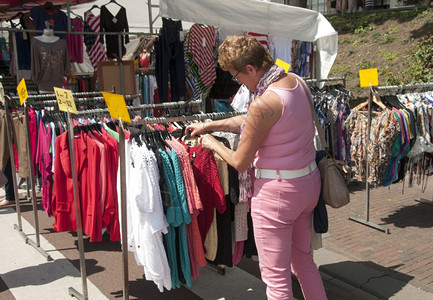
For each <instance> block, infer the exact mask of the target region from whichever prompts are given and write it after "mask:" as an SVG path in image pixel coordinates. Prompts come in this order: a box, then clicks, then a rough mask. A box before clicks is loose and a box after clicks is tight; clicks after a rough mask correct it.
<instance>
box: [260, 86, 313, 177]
mask: <svg viewBox="0 0 433 300" xmlns="http://www.w3.org/2000/svg"><path fill="white" fill-rule="evenodd" d="M266 91H272V92H274V93H275V94H277V95H278V96H279V97H280V99H281V102H282V103H283V111H282V114H281V118H280V119H279V120H278V122H277V123H276V124H275V125H274V126H273V127H272V128H271V130H270V131H269V133H268V135H267V137H266V138H265V140H264V141H263V143H262V145H261V146H260V148H259V150H258V151H257V153H256V156H255V159H254V167H256V168H261V169H275V170H298V169H302V168H304V167H306V166H308V165H309V164H311V163H312V161H313V160H314V159H315V158H316V149H315V147H314V143H313V139H314V133H315V128H314V123H313V117H312V115H311V108H310V106H309V104H308V102H307V101H310V99H309V98H307V97H306V95H305V92H304V89H303V88H302V85H301V84H300V83H299V82H298V83H297V85H296V87H295V88H293V89H289V88H277V87H270V88H268V89H267V90H266Z"/></svg>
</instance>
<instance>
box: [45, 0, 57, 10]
mask: <svg viewBox="0 0 433 300" xmlns="http://www.w3.org/2000/svg"><path fill="white" fill-rule="evenodd" d="M42 7H43V8H44V9H45V10H46V11H47V12H59V8H58V7H57V6H55V5H54V4H53V2H51V1H48V2H45V3H44V4H43V6H42Z"/></svg>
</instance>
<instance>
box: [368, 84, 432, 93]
mask: <svg viewBox="0 0 433 300" xmlns="http://www.w3.org/2000/svg"><path fill="white" fill-rule="evenodd" d="M418 88H433V82H428V83H416V84H405V85H388V86H375V87H374V89H375V90H376V91H388V90H389V91H390V90H411V89H418Z"/></svg>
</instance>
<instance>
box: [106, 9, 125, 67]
mask: <svg viewBox="0 0 433 300" xmlns="http://www.w3.org/2000/svg"><path fill="white" fill-rule="evenodd" d="M110 3H115V5H114V8H113V11H116V10H117V13H112V12H111V11H110V9H109V7H108V5H109V4H110ZM110 3H108V4H106V5H103V6H101V15H100V22H101V32H119V33H122V32H128V31H129V26H128V19H127V17H126V8H125V7H123V6H121V5H120V4H118V3H117V2H116V1H111V2H110ZM120 40H121V47H122V52H120V51H119V40H118V37H117V35H108V34H107V35H105V45H106V47H107V56H108V58H118V59H119V58H120V57H119V53H121V56H123V55H124V54H125V53H126V48H125V44H126V43H129V36H128V35H122V36H121V38H120ZM101 42H102V43H103V42H104V36H103V35H101Z"/></svg>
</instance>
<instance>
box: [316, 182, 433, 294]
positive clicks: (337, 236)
mask: <svg viewBox="0 0 433 300" xmlns="http://www.w3.org/2000/svg"><path fill="white" fill-rule="evenodd" d="M402 186H403V185H402V183H396V184H393V185H392V186H390V187H377V188H373V187H371V188H370V205H369V221H370V222H371V223H374V224H377V225H380V226H382V227H384V228H388V229H389V234H386V233H384V232H382V231H380V230H378V229H375V228H372V227H370V226H367V225H364V224H360V223H358V222H355V221H353V220H350V219H349V216H352V217H356V218H358V219H361V220H366V198H367V196H366V195H367V193H366V190H365V183H361V182H352V183H351V184H350V186H349V188H350V190H351V202H350V204H348V205H347V206H345V207H343V208H340V209H332V208H330V207H328V217H329V231H328V233H326V234H324V235H323V246H324V248H325V249H328V250H332V251H335V252H337V253H341V254H342V255H345V256H346V257H348V258H350V259H352V260H353V261H358V262H365V263H366V264H368V265H369V266H370V267H373V268H376V269H378V270H381V271H383V272H384V273H385V274H388V275H389V276H391V277H393V278H395V279H398V280H401V281H403V282H407V283H409V284H411V285H413V286H415V287H419V288H421V289H422V290H424V291H427V292H430V293H432V292H433V231H432V228H433V205H431V204H425V203H421V202H418V201H415V197H419V198H422V199H428V200H432V199H433V182H430V184H429V185H427V188H426V191H425V192H424V193H423V192H422V190H421V186H414V187H412V188H408V187H407V184H406V186H405V189H404V194H402Z"/></svg>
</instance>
